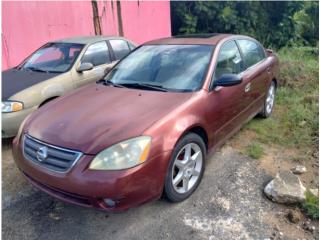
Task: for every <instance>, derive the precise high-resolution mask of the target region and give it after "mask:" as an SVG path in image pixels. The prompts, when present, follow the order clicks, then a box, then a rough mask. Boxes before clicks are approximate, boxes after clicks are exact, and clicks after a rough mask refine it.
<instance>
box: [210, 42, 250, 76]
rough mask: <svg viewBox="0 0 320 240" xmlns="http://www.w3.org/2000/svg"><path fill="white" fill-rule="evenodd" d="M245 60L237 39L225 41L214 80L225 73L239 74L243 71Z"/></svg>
mask: <svg viewBox="0 0 320 240" xmlns="http://www.w3.org/2000/svg"><path fill="white" fill-rule="evenodd" d="M243 70H244V69H243V61H242V58H241V55H240V52H239V49H238V46H237V44H236V43H235V41H229V42H227V43H225V44H224V45H223V46H222V48H221V49H220V53H219V56H218V60H217V65H216V69H215V71H214V74H213V80H214V81H216V80H217V79H219V78H220V77H221V76H222V75H223V74H238V73H240V72H242V71H243Z"/></svg>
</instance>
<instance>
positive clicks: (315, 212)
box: [302, 190, 319, 219]
mask: <svg viewBox="0 0 320 240" xmlns="http://www.w3.org/2000/svg"><path fill="white" fill-rule="evenodd" d="M305 196H306V201H305V202H304V203H303V204H302V209H303V210H304V211H305V212H306V214H307V215H308V216H309V217H310V218H312V219H319V198H318V197H317V196H314V195H313V194H312V193H311V192H310V191H309V190H308V191H306V193H305Z"/></svg>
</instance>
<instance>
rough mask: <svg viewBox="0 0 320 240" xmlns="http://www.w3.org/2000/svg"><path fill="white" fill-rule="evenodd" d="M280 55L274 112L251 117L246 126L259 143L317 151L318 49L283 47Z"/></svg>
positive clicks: (304, 150)
mask: <svg viewBox="0 0 320 240" xmlns="http://www.w3.org/2000/svg"><path fill="white" fill-rule="evenodd" d="M279 59H280V63H281V65H280V71H281V74H280V79H278V81H279V87H278V89H277V94H276V100H275V108H274V112H273V113H272V116H271V117H270V118H268V119H259V118H255V119H253V120H252V121H251V122H250V123H249V124H247V126H246V127H245V128H246V129H249V130H252V131H254V132H255V133H256V134H257V137H256V139H255V140H256V141H257V142H260V143H264V144H277V145H281V146H285V147H292V148H296V149H298V150H301V151H303V153H302V154H304V153H305V152H312V151H317V149H318V139H319V137H318V126H319V118H318V116H319V112H318V106H319V104H318V84H319V81H318V55H317V49H313V48H291V49H282V50H280V51H279ZM249 148H252V147H249ZM306 149H307V151H306ZM310 149H312V150H311V151H309V150H310ZM250 152H251V151H250Z"/></svg>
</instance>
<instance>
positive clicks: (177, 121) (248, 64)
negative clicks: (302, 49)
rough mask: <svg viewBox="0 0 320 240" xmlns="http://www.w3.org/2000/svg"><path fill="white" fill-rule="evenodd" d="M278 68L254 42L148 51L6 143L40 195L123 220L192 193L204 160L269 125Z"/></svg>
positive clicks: (180, 42) (194, 39) (209, 42)
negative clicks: (256, 120)
mask: <svg viewBox="0 0 320 240" xmlns="http://www.w3.org/2000/svg"><path fill="white" fill-rule="evenodd" d="M277 72H278V59H277V57H276V56H275V55H274V54H273V53H272V52H271V51H270V50H266V49H264V48H263V46H262V45H261V44H260V43H259V42H258V41H256V40H255V39H253V38H250V37H246V36H240V35H228V34H207V35H191V36H176V37H172V38H166V39H159V40H154V41H151V42H148V43H146V44H144V45H142V46H140V47H138V48H137V49H135V50H134V51H133V52H132V53H130V54H129V55H128V56H127V57H125V58H124V59H123V60H121V61H120V62H119V63H118V64H117V65H116V66H115V67H114V68H113V69H112V70H111V71H110V72H109V73H108V74H107V75H106V76H105V77H104V78H103V79H101V80H100V81H98V82H97V83H95V84H91V85H88V86H86V87H83V88H81V89H79V90H77V91H74V92H73V93H71V94H69V95H66V96H64V97H61V98H59V99H57V100H54V101H52V102H51V103H49V104H47V105H45V106H44V107H43V108H41V109H39V110H38V111H36V112H35V113H33V114H32V115H31V116H30V117H29V118H27V120H25V121H24V123H23V124H22V125H21V127H20V130H19V134H18V135H17V136H16V138H15V139H14V142H13V153H14V158H15V161H16V164H17V166H18V167H19V169H20V170H21V171H22V172H23V173H24V175H25V176H26V177H27V178H28V179H29V180H30V182H31V183H33V184H34V185H35V186H36V187H38V188H39V189H41V190H43V191H45V192H47V193H48V194H51V195H52V196H54V197H56V198H58V199H60V200H63V201H67V202H70V203H74V204H78V205H81V206H86V207H95V208H100V209H104V210H124V209H128V208H131V207H134V206H137V205H139V204H142V203H144V202H147V201H150V200H152V199H158V198H160V197H161V196H162V194H163V193H164V195H165V196H166V197H167V199H169V200H170V201H173V202H178V201H182V200H185V199H186V198H188V197H189V196H190V195H191V194H192V193H193V192H194V191H195V189H196V188H197V187H198V185H199V183H200V181H201V178H202V176H203V172H204V169H205V158H206V154H207V152H208V151H209V150H215V149H217V148H218V147H219V146H221V145H222V144H223V143H224V142H225V141H226V140H227V139H228V138H229V137H230V136H232V135H233V134H234V133H235V132H237V131H238V130H239V129H240V128H241V126H243V124H245V123H246V122H247V121H248V120H250V119H251V118H253V117H254V116H256V115H257V114H260V115H261V116H263V117H268V116H270V114H271V112H272V108H273V105H274V98H275V91H276V87H277Z"/></svg>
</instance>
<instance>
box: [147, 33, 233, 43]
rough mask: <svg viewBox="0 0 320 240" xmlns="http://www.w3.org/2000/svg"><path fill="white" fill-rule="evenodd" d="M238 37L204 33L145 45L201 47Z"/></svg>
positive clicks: (163, 39) (158, 40)
mask: <svg viewBox="0 0 320 240" xmlns="http://www.w3.org/2000/svg"><path fill="white" fill-rule="evenodd" d="M230 36H238V35H234V34H222V33H205V34H187V35H177V36H172V37H168V38H161V39H156V40H152V41H149V42H146V43H145V44H146V45H157V44H203V45H216V44H217V43H218V42H219V41H220V40H222V39H224V38H227V37H230Z"/></svg>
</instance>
